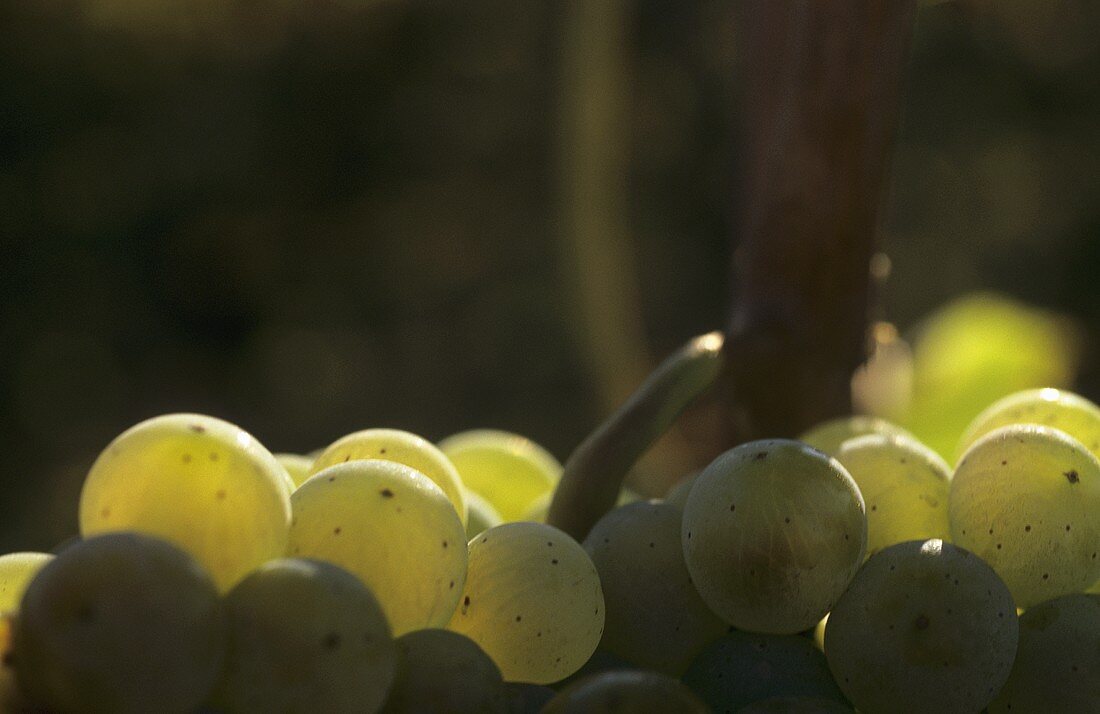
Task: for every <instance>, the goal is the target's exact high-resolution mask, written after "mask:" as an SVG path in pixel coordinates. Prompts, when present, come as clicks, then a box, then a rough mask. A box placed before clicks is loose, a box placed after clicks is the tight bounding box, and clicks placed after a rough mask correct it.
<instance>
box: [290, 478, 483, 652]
mask: <svg viewBox="0 0 1100 714" xmlns="http://www.w3.org/2000/svg"><path fill="white" fill-rule="evenodd" d="M291 503H292V505H293V507H294V521H293V523H292V525H291V528H290V542H289V546H288V553H289V554H290V555H291V556H294V557H303V558H318V559H320V560H325V561H328V562H331V563H335V564H336V565H339V566H341V567H343V568H345V569H347V570H349V571H350V572H352V573H354V574H355V575H357V576H359V578H360V579H361V580H362V581H363V582H364V583H366V585H367V587H368V588H369V589H370V590H371V592H372V593H374V595H375V597H377V598H378V601H379V603H381V605H382V610H383V611H384V612H385V613H386V618H387V619H388V620H389V622H390V627H391V628H392V629H393V632H394V634H395V635H402V634H404V633H406V632H409V631H410V630H419V629H422V628H425V627H441V626H443V625H444V624H446V623H447V620H448V619H449V618H450V616H451V613H452V612H454V609H455V606H456V605H457V603H458V598H459V593H460V592H461V591H462V583H463V581H464V580H465V578H466V532H465V530H464V529H463V526H462V523H461V522H460V521H459V520H458V514H456V513H455V510H454V507H453V506H452V505H451V502H450V501H449V500H447V497H446V496H445V495H444V493H443V491H441V490H440V489H439V487H438V486H436V485H435V483H433V482H432V481H430V480H429V479H428V478H427V477H426V476H424V475H423V474H422V473H420V472H418V471H416V470H414V469H412V468H410V467H408V466H405V465H403V464H399V463H396V462H393V461H381V460H373V459H372V460H357V461H349V462H348V463H345V464H337V465H336V466H330V467H329V468H327V469H325V470H324V471H321V472H318V473H317V474H315V475H313V476H312V477H311V478H310V479H309V480H308V481H306V482H305V483H304V484H302V485H301V487H299V488H298V490H297V491H295V492H294V496H293V497H292V498H291Z"/></svg>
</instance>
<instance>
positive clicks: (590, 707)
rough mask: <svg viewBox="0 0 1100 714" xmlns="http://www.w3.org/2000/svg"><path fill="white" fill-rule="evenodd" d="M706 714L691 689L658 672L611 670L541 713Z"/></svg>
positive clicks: (565, 692) (581, 682)
mask: <svg viewBox="0 0 1100 714" xmlns="http://www.w3.org/2000/svg"><path fill="white" fill-rule="evenodd" d="M667 712H683V713H684V714H706V713H707V707H706V705H705V704H703V702H701V701H699V698H698V697H696V696H695V695H694V694H693V693H692V692H691V690H690V689H688V688H687V687H685V686H684V685H682V684H680V683H679V682H677V681H676V680H675V679H673V678H671V677H669V676H667V675H663V674H658V673H657V672H640V671H631V670H626V671H617V672H616V671H612V672H602V673H600V674H595V675H592V676H590V677H585V678H584V679H581V680H579V681H577V682H574V683H573V684H571V685H569V686H568V687H566V688H565V689H563V690H562V691H560V692H558V694H557V696H555V697H554V698H553V699H551V700H550V702H549V703H548V704H547V705H546V708H545V709H543V710H542V714H667Z"/></svg>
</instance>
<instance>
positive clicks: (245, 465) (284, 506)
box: [80, 414, 290, 591]
mask: <svg viewBox="0 0 1100 714" xmlns="http://www.w3.org/2000/svg"><path fill="white" fill-rule="evenodd" d="M289 526H290V479H289V477H288V476H287V474H286V471H285V469H283V467H282V466H280V465H279V462H278V461H276V460H275V457H274V456H272V455H271V454H270V453H269V452H268V451H267V449H265V448H264V447H263V446H262V445H260V443H259V442H257V441H256V440H255V439H254V438H253V437H252V436H250V435H249V434H248V433H247V432H245V431H243V430H241V429H240V428H239V427H236V426H234V425H232V424H230V423H228V422H224V421H222V420H220V419H215V418H214V417H209V416H202V415H198V414H169V415H166V416H159V417H155V418H153V419H149V420H147V421H144V422H141V423H140V424H138V425H136V426H134V427H131V428H130V429H129V430H127V431H126V432H124V433H123V434H122V435H121V436H119V437H117V438H116V439H115V440H114V441H112V442H111V444H110V445H109V446H108V447H107V448H106V449H105V450H104V451H103V453H102V454H100V456H99V458H98V459H96V462H95V464H94V465H93V466H92V469H91V471H90V472H89V473H88V477H87V479H86V480H85V481H84V489H83V491H82V492H81V494H80V532H81V534H82V535H84V536H85V537H87V536H90V535H95V534H98V533H105V532H110V531H123V530H136V531H141V532H144V533H148V534H150V535H155V536H159V537H161V538H164V539H166V540H168V541H171V542H173V543H175V544H176V545H178V546H179V547H181V548H183V549H184V550H186V551H187V552H188V553H190V554H191V555H192V556H193V557H194V558H195V559H196V560H198V561H199V563H201V564H202V566H203V567H204V568H206V570H207V571H209V573H210V574H211V575H212V576H213V577H214V581H215V582H216V583H217V584H218V587H219V588H220V589H221V590H222V591H225V590H228V589H229V588H230V587H232V586H233V585H234V584H235V583H236V582H237V581H239V580H240V579H241V578H243V577H244V576H245V575H246V574H247V573H248V572H249V571H251V570H252V569H253V568H255V567H257V566H258V565H260V564H261V563H263V562H264V561H267V560H270V559H271V558H276V557H278V556H280V555H282V553H283V550H284V548H285V547H286V537H287V529H288V528H289Z"/></svg>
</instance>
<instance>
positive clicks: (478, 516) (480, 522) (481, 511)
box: [466, 491, 504, 540]
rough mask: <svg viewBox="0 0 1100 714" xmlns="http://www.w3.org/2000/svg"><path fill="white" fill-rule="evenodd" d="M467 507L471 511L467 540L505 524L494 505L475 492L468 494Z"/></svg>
mask: <svg viewBox="0 0 1100 714" xmlns="http://www.w3.org/2000/svg"><path fill="white" fill-rule="evenodd" d="M466 505H467V506H469V511H470V517H469V518H468V519H467V521H466V539H467V540H469V539H470V538H473V537H474V536H476V535H478V534H479V533H481V532H482V531H485V530H488V529H490V528H492V527H493V526H499V525H500V524H501V523H503V522H504V519H503V518H501V517H500V514H499V513H497V509H495V508H493V504H491V503H489V502H488V501H486V500H485V499H484V498H482V497H481V496H479V495H478V494H477V493H476V492H475V491H467V492H466Z"/></svg>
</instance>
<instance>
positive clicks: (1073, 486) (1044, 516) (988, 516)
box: [948, 425, 1100, 608]
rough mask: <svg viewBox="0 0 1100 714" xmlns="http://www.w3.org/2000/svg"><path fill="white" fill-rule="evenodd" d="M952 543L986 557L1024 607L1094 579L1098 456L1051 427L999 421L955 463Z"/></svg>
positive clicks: (1099, 573) (1098, 568) (1098, 569)
mask: <svg viewBox="0 0 1100 714" xmlns="http://www.w3.org/2000/svg"><path fill="white" fill-rule="evenodd" d="M948 508H949V511H950V517H951V536H952V540H953V541H954V542H955V544H956V545H959V546H960V547H963V548H966V549H967V550H970V551H973V552H974V553H975V554H976V555H978V556H980V557H981V558H982V559H984V560H985V561H987V562H988V563H989V564H990V565H991V566H993V569H994V570H996V571H997V574H998V575H1000V576H1001V578H1002V579H1003V580H1004V581H1005V583H1007V584H1008V587H1009V589H1010V590H1011V591H1012V596H1013V597H1014V598H1015V599H1016V603H1017V604H1018V605H1019V606H1020V607H1023V608H1027V607H1030V606H1031V605H1034V604H1036V603H1039V602H1042V601H1044V600H1049V599H1051V598H1055V597H1058V596H1059V595H1065V594H1067V593H1072V592H1082V591H1084V590H1085V589H1086V588H1088V587H1089V586H1090V585H1092V584H1093V583H1094V582H1096V580H1097V578H1100V559H1098V558H1097V553H1100V518H1097V514H1100V462H1098V461H1097V460H1096V457H1095V456H1093V455H1092V454H1091V453H1089V452H1088V451H1087V450H1086V449H1085V448H1084V447H1083V446H1082V445H1081V444H1080V442H1078V441H1076V440H1074V439H1072V438H1070V437H1069V436H1067V435H1066V434H1065V433H1063V432H1060V431H1058V430H1056V429H1048V428H1046V427H1041V426H1035V425H1015V426H1007V427H1002V428H1001V429H997V430H995V431H993V432H991V433H989V434H987V435H986V436H984V437H982V438H981V439H979V440H978V441H977V442H975V444H974V445H973V446H972V447H971V448H970V449H969V450H968V451H967V452H966V454H965V455H964V456H963V458H962V461H960V462H959V465H958V467H957V468H956V469H955V476H954V478H953V479H952V481H951V493H950V497H949V500H948Z"/></svg>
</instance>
